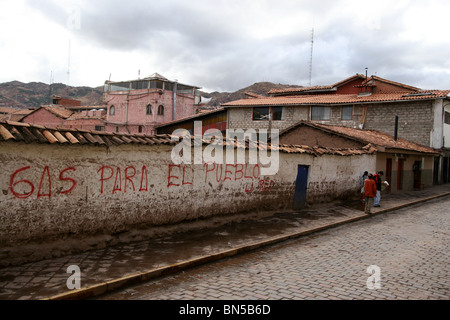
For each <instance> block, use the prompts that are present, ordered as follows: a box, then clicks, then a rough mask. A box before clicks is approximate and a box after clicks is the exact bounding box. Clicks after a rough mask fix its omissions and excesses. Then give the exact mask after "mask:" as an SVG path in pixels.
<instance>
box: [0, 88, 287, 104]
mask: <svg viewBox="0 0 450 320" xmlns="http://www.w3.org/2000/svg"><path fill="white" fill-rule="evenodd" d="M289 87H294V86H292V85H283V84H274V83H271V82H257V83H254V84H253V85H251V86H248V87H246V88H243V89H240V90H238V91H236V92H211V93H206V92H202V93H201V94H202V96H203V97H205V98H208V99H211V100H210V101H209V102H208V103H207V104H206V107H219V106H220V105H221V104H223V103H226V102H229V101H234V100H239V99H243V98H245V97H246V96H245V92H251V93H255V94H259V95H262V96H267V93H268V92H269V90H270V89H274V88H289ZM68 93H69V98H71V99H75V100H80V101H81V104H82V105H83V106H89V105H91V106H92V105H99V104H102V93H103V87H102V86H99V87H96V88H91V87H71V86H69V87H68V86H66V85H65V84H62V83H55V84H52V85H51V87H50V85H48V84H45V83H42V82H30V83H22V82H20V81H11V82H5V83H0V107H8V108H19V109H28V108H36V107H39V106H41V105H43V104H49V103H51V100H50V97H51V96H52V95H57V96H61V97H67V96H68V95H67V94H68Z"/></svg>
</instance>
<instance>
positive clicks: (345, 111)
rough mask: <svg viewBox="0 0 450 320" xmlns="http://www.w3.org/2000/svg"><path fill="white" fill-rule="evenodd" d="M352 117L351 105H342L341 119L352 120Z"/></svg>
mask: <svg viewBox="0 0 450 320" xmlns="http://www.w3.org/2000/svg"><path fill="white" fill-rule="evenodd" d="M352 119H353V107H352V106H344V107H342V120H352Z"/></svg>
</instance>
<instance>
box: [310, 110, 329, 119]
mask: <svg viewBox="0 0 450 320" xmlns="http://www.w3.org/2000/svg"><path fill="white" fill-rule="evenodd" d="M330 116H331V108H330V107H311V120H330Z"/></svg>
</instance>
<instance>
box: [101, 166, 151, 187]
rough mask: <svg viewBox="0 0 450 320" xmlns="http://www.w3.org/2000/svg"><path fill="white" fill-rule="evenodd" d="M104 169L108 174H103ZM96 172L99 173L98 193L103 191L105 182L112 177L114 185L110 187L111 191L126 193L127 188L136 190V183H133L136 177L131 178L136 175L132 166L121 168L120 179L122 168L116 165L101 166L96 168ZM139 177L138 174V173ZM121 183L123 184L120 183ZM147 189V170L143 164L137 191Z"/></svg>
mask: <svg viewBox="0 0 450 320" xmlns="http://www.w3.org/2000/svg"><path fill="white" fill-rule="evenodd" d="M105 171H108V174H105ZM97 173H99V174H100V193H101V194H103V192H104V191H105V182H106V181H108V180H110V179H112V177H114V185H113V188H112V193H113V194H114V193H116V192H124V193H127V191H128V190H132V191H133V192H135V191H136V188H137V185H135V184H134V182H136V179H133V178H135V177H136V175H137V171H136V168H135V167H133V166H129V167H126V168H125V170H123V176H124V178H123V179H122V169H121V168H120V167H116V169H114V168H113V167H111V166H102V167H101V168H100V169H98V170H97ZM138 177H139V175H138ZM122 183H123V184H122ZM142 191H148V170H147V167H146V166H145V165H144V166H142V170H141V174H140V186H139V192H142Z"/></svg>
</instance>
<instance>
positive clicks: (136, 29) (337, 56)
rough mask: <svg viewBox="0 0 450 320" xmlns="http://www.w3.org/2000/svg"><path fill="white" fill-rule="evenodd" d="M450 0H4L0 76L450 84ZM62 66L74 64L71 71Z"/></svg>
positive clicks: (212, 86)
mask: <svg viewBox="0 0 450 320" xmlns="http://www.w3.org/2000/svg"><path fill="white" fill-rule="evenodd" d="M448 12H450V1H448V0H442V1H439V0H436V1H433V0H427V1H409V0H404V1H402V0H398V1H397V0H396V1H392V0H388V1H384V0H377V1H356V0H324V1H321V0H276V1H274V0H191V1H186V0H128V1H123V0H120V1H119V0H79V1H75V0H72V1H70V0H67V1H66V0H14V1H10V0H0V82H6V81H12V80H19V81H22V82H44V83H50V81H51V79H53V82H55V83H66V84H67V83H68V84H69V85H72V86H92V87H94V86H100V85H102V84H103V83H104V82H105V80H108V79H109V78H110V77H111V80H113V81H120V80H132V79H137V78H138V77H139V75H140V76H141V77H145V76H149V75H151V74H152V73H154V72H158V73H160V74H162V75H164V76H165V77H167V78H169V79H171V80H174V79H178V81H180V82H182V83H185V84H191V85H196V86H200V87H202V88H203V90H205V91H208V92H211V91H235V90H238V89H241V88H243V87H246V86H248V85H251V84H253V83H255V82H260V81H271V82H275V83H283V84H296V85H303V86H307V85H309V83H310V77H309V67H310V53H311V34H312V32H311V31H312V28H313V27H314V46H313V59H312V77H311V84H312V85H326V84H332V83H335V82H337V81H339V80H342V79H344V78H347V77H349V76H352V75H354V74H356V73H361V74H364V73H365V68H368V73H369V75H372V74H376V75H378V76H380V77H384V78H388V79H391V80H394V81H399V82H404V83H407V84H410V85H414V86H417V87H420V88H423V89H450V34H449V30H450V23H449V22H448ZM68 70H70V73H69V76H68Z"/></svg>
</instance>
